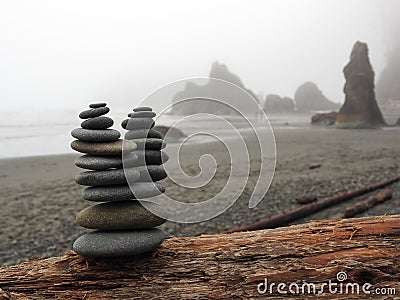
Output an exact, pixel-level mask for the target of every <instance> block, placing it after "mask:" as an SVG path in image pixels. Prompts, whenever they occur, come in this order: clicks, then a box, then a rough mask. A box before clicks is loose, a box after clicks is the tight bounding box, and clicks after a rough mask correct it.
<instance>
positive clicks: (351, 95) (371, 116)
mask: <svg viewBox="0 0 400 300" xmlns="http://www.w3.org/2000/svg"><path fill="white" fill-rule="evenodd" d="M343 73H344V77H345V78H346V83H345V85H344V93H345V95H346V98H345V102H344V104H343V106H342V107H341V108H340V111H339V114H338V116H337V118H336V127H338V128H371V127H379V126H383V125H385V120H384V119H383V116H382V113H381V111H380V109H379V107H378V104H377V103H376V99H375V90H374V89H375V86H374V77H375V74H374V71H373V70H372V66H371V63H370V61H369V57H368V46H367V44H365V43H361V42H356V43H355V45H354V47H353V50H352V51H351V55H350V61H349V63H348V64H347V65H346V66H345V67H344V69H343Z"/></svg>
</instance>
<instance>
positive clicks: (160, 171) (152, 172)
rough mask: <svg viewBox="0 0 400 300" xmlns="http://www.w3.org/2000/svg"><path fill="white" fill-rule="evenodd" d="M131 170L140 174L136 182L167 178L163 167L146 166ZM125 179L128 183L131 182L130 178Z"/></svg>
mask: <svg viewBox="0 0 400 300" xmlns="http://www.w3.org/2000/svg"><path fill="white" fill-rule="evenodd" d="M133 169H134V170H136V171H138V172H139V174H140V175H139V176H140V177H139V179H138V181H159V180H163V179H164V178H166V177H167V172H165V169H164V167H163V166H158V165H148V166H140V167H135V168H133ZM126 170H129V169H126ZM127 178H128V180H129V181H131V179H130V177H127ZM132 179H134V178H132Z"/></svg>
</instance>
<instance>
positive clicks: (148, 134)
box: [125, 129, 162, 140]
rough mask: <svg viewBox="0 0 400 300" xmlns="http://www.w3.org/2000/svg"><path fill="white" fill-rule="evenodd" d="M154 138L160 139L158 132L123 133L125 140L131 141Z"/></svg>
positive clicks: (143, 130)
mask: <svg viewBox="0 0 400 300" xmlns="http://www.w3.org/2000/svg"><path fill="white" fill-rule="evenodd" d="M146 137H147V138H155V139H162V136H161V134H160V133H159V132H158V131H155V130H153V129H150V130H148V129H138V130H132V131H128V132H127V133H125V139H126V140H133V139H141V138H146Z"/></svg>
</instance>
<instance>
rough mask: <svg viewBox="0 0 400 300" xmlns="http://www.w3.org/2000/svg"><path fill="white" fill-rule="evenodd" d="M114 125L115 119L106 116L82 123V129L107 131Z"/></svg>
mask: <svg viewBox="0 0 400 300" xmlns="http://www.w3.org/2000/svg"><path fill="white" fill-rule="evenodd" d="M113 125H114V121H113V119H111V118H109V117H105V116H100V117H96V118H91V119H87V120H85V121H83V122H82V123H81V127H82V128H85V129H107V128H110V127H111V126H113Z"/></svg>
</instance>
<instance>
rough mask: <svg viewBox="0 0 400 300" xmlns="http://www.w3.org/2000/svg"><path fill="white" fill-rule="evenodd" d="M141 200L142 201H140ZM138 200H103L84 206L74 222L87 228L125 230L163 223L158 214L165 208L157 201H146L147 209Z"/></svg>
mask: <svg viewBox="0 0 400 300" xmlns="http://www.w3.org/2000/svg"><path fill="white" fill-rule="evenodd" d="M141 202H142V201H141ZM141 202H139V201H132V200H128V201H116V202H105V203H100V204H96V205H92V206H90V207H87V208H85V209H84V210H82V211H80V212H79V213H78V215H77V216H76V222H77V223H78V224H79V225H80V226H82V227H84V228H89V229H102V230H127V229H145V228H153V227H156V226H159V225H161V224H163V223H165V219H163V218H161V217H159V216H158V215H159V214H161V215H165V213H166V212H165V210H164V209H162V207H161V206H160V205H158V204H157V203H153V202H149V201H146V202H147V204H146V207H148V206H150V207H151V208H150V210H151V211H154V212H156V215H155V214H153V213H152V212H151V211H149V210H147V208H145V207H144V206H143V205H142V204H141Z"/></svg>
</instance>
